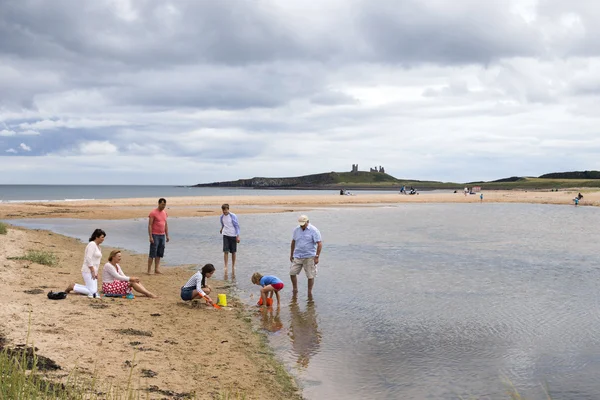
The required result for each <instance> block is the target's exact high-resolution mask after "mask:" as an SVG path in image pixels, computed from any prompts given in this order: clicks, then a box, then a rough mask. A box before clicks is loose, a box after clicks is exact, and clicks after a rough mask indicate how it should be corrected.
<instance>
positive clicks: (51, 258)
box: [7, 250, 58, 267]
mask: <svg viewBox="0 0 600 400" xmlns="http://www.w3.org/2000/svg"><path fill="white" fill-rule="evenodd" d="M7 259H8V260H25V261H31V262H34V263H36V264H41V265H48V266H50V267H53V266H55V265H57V264H58V258H56V256H55V255H54V254H53V253H51V252H48V251H41V250H27V253H25V255H24V256H20V257H7Z"/></svg>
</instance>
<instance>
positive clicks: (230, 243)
mask: <svg viewBox="0 0 600 400" xmlns="http://www.w3.org/2000/svg"><path fill="white" fill-rule="evenodd" d="M236 251H237V237H235V236H225V235H223V253H235V252H236Z"/></svg>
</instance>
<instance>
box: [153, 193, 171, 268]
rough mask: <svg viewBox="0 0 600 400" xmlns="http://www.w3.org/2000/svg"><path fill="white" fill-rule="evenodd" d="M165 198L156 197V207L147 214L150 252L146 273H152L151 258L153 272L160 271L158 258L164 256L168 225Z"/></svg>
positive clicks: (167, 238) (167, 239)
mask: <svg viewBox="0 0 600 400" xmlns="http://www.w3.org/2000/svg"><path fill="white" fill-rule="evenodd" d="M166 206H167V200H165V199H163V198H160V199H158V208H155V209H154V210H152V212H151V213H150V215H148V237H149V239H150V254H149V255H148V274H151V273H152V260H154V273H155V274H162V272H160V259H161V258H163V257H164V256H165V244H166V242H168V241H169V225H168V224H167V212H166V211H165V207H166Z"/></svg>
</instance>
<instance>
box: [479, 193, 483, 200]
mask: <svg viewBox="0 0 600 400" xmlns="http://www.w3.org/2000/svg"><path fill="white" fill-rule="evenodd" d="M479 201H483V193H479Z"/></svg>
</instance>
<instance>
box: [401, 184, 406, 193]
mask: <svg viewBox="0 0 600 400" xmlns="http://www.w3.org/2000/svg"><path fill="white" fill-rule="evenodd" d="M400 193H401V194H402V193H404V194H406V190H405V187H404V185H402V186H401V187H400Z"/></svg>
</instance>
